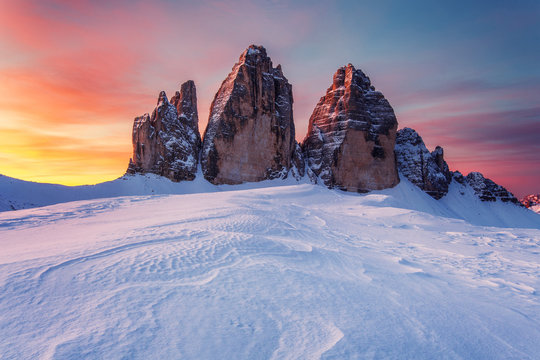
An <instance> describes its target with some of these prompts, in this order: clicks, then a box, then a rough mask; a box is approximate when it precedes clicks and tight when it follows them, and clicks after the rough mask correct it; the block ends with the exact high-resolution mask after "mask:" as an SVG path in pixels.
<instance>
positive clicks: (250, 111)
mask: <svg viewBox="0 0 540 360" xmlns="http://www.w3.org/2000/svg"><path fill="white" fill-rule="evenodd" d="M292 106H293V97H292V86H291V84H289V82H288V80H287V79H286V78H285V76H284V75H283V72H282V70H281V66H280V65H278V66H277V67H276V68H274V67H272V61H271V60H270V58H269V57H268V56H267V54H266V50H265V48H264V47H262V46H256V45H251V46H250V47H249V48H248V49H246V50H245V51H244V52H243V53H242V55H241V56H240V59H239V61H238V62H237V63H236V64H235V65H234V67H233V69H232V71H231V73H230V74H229V75H228V76H227V78H226V79H225V80H224V81H223V83H222V84H221V87H220V89H219V90H218V92H217V93H216V95H215V97H214V100H213V102H212V105H211V107H210V117H209V120H208V125H207V128H206V130H205V133H204V140H203V149H202V153H201V165H202V169H203V173H204V176H205V178H206V179H207V180H208V181H210V182H211V183H213V184H239V183H242V182H250V181H251V182H253V181H261V180H266V179H274V178H284V177H286V176H287V175H288V174H289V171H290V170H291V168H292V167H293V166H294V165H296V166H294V167H295V171H294V173H295V174H300V175H303V172H304V169H303V161H301V160H300V154H299V152H298V151H297V146H296V140H295V130H294V122H293V109H292Z"/></svg>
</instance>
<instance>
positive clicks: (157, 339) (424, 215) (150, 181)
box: [0, 175, 540, 359]
mask: <svg viewBox="0 0 540 360" xmlns="http://www.w3.org/2000/svg"><path fill="white" fill-rule="evenodd" d="M199 178H200V177H197V178H196V179H195V181H193V182H182V183H172V182H170V181H168V180H166V181H167V182H168V185H169V186H171V187H170V188H168V189H167V190H168V191H170V190H171V189H176V191H178V192H180V191H181V190H178V189H183V190H182V191H185V192H188V191H203V190H207V189H206V188H205V187H206V186H209V187H210V188H211V189H212V190H213V191H219V192H215V193H208V192H207V193H199V194H186V195H152V196H149V195H144V196H124V197H116V198H108V199H98V200H86V201H77V202H70V203H63V204H57V205H53V206H48V207H43V208H38V209H27V210H20V211H10V212H2V213H0V248H1V249H2V251H1V252H0V269H1V270H0V329H1V333H2V336H1V337H0V355H1V358H2V359H81V358H84V359H125V358H129V359H165V358H171V359H173V358H174V359H179V358H182V359H233V358H234V359H319V358H322V359H357V358H400V359H403V358H414V359H434V358H448V359H460V358H461V359H533V358H537V356H538V354H539V353H540V326H539V324H540V300H539V297H538V289H539V287H540V282H539V280H538V279H540V268H539V267H538V264H539V263H540V252H539V251H538V249H539V245H540V230H539V229H540V216H538V215H536V214H534V213H533V212H531V211H528V210H526V209H525V208H521V207H518V206H515V205H513V204H510V203H503V202H502V201H499V200H497V201H494V202H488V203H486V202H482V201H480V200H479V199H478V197H477V196H476V195H475V194H474V190H473V189H472V188H471V187H470V186H469V185H467V184H463V185H462V184H459V183H457V182H455V181H454V182H452V183H451V185H450V190H449V193H448V195H447V196H445V197H444V198H443V199H441V200H439V201H437V200H434V199H433V198H431V197H429V196H428V195H427V194H425V193H424V192H422V191H421V190H420V189H418V188H417V187H416V186H414V185H413V184H411V183H410V182H409V181H408V180H407V179H405V178H402V179H401V182H400V184H399V185H398V186H396V187H395V188H392V189H386V190H382V191H374V192H371V193H369V194H365V195H359V194H353V193H345V192H340V191H336V190H328V189H326V188H325V187H323V186H318V185H311V184H297V185H290V186H280V187H276V186H274V187H267V188H260V189H248V190H238V189H241V188H242V187H244V188H245V187H247V186H248V185H246V184H244V185H239V186H226V187H216V186H212V185H209V184H207V183H205V182H202V181H198V180H197V179H199ZM3 180H5V179H3ZM141 184H144V187H141V186H142V185H141ZM275 184H284V182H283V181H277V180H274V181H267V182H263V183H257V184H249V186H264V185H266V186H269V185H275ZM27 185H28V184H27ZM28 186H30V185H28ZM186 186H193V188H191V189H188V188H186ZM115 187H116V188H115ZM165 187H166V186H165V183H164V182H162V181H161V179H159V178H158V177H145V176H140V175H138V176H132V177H126V178H125V180H118V181H116V182H111V183H109V184H108V185H107V187H99V186H97V187H94V188H87V189H94V190H93V191H95V193H94V194H97V192H98V190H99V191H101V194H105V192H106V191H111V192H114V191H118V190H117V189H118V188H123V189H124V191H125V192H126V193H128V192H136V191H140V190H141V189H143V188H144V189H145V191H149V189H150V188H152V189H153V190H155V191H156V192H157V191H158V189H161V190H163V189H165ZM113 188H115V189H116V190H111V189H113ZM51 189H52V188H51ZM227 189H228V190H233V191H222V190H227ZM79 190H81V191H82V190H83V188H80V189H79ZM58 191H59V190H58ZM50 196H52V195H50ZM43 197H46V195H45V194H44V195H43ZM42 200H43V199H42ZM460 218H461V219H460ZM464 218H467V219H468V220H469V221H465V220H462V219H464ZM471 220H473V221H472V222H474V223H476V224H482V225H490V226H480V225H473V224H471ZM493 225H497V226H498V227H494V226H493Z"/></svg>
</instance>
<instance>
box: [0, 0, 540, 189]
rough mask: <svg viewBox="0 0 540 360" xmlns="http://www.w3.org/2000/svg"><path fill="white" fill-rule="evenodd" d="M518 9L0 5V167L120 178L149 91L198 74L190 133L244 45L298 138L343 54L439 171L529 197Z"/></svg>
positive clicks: (534, 124)
mask: <svg viewBox="0 0 540 360" xmlns="http://www.w3.org/2000/svg"><path fill="white" fill-rule="evenodd" d="M464 4H467V11H466V12H464V11H462V9H463V6H464ZM520 4H521V5H520V6H517V5H513V6H512V7H509V5H506V4H505V3H504V2H485V3H483V2H477V3H476V5H470V4H469V3H465V2H463V3H461V4H460V2H455V3H452V4H444V5H443V4H434V3H432V2H427V1H426V2H424V3H422V2H418V3H417V4H416V5H411V4H406V3H405V2H403V4H400V3H391V2H387V3H384V4H374V2H359V1H338V2H321V3H320V4H313V2H310V1H298V2H294V3H292V2H291V3H289V2H286V1H280V0H277V1H243V0H241V1H232V2H229V1H228V2H222V1H201V2H183V1H180V2H170V1H162V2H152V3H150V2H128V1H126V2H122V1H117V2H111V3H109V2H101V1H97V2H96V1H7V0H0V133H1V134H2V141H1V142H0V164H1V165H0V173H1V174H4V175H8V176H12V177H16V178H20V179H24V180H32V181H40V182H52V183H62V184H67V185H76V184H88V183H97V182H101V181H106V180H112V179H115V178H117V177H119V176H121V175H122V174H123V173H124V172H125V170H126V167H127V164H128V161H129V158H130V156H131V150H132V148H131V128H132V122H133V118H134V117H135V116H139V115H142V114H143V113H145V112H151V111H152V110H153V107H154V106H155V103H156V100H157V96H158V94H159V91H160V90H165V91H166V92H167V94H168V95H169V97H170V96H171V95H172V94H174V91H176V90H177V89H178V88H179V85H180V84H181V83H182V82H184V81H186V80H188V79H192V80H194V81H195V84H196V86H197V92H198V103H199V118H200V129H201V133H202V132H204V128H205V126H206V122H207V119H208V109H209V106H210V103H211V100H212V98H213V96H214V94H215V92H216V91H217V89H218V88H219V85H220V83H221V81H222V80H223V79H224V78H225V77H226V75H227V74H228V72H229V71H230V69H231V67H232V66H233V65H234V63H235V62H236V61H237V59H238V56H239V55H240V53H241V52H242V51H243V50H244V49H245V48H246V47H247V46H249V45H250V44H252V43H255V44H261V45H264V46H265V47H266V48H267V50H268V53H269V56H270V57H271V58H272V60H273V62H274V65H277V64H281V65H282V67H283V72H284V74H285V76H286V77H287V78H288V79H289V81H290V82H291V83H292V84H293V92H294V101H295V102H294V117H295V123H296V134H297V139H298V140H299V141H301V140H302V139H303V137H304V135H305V134H306V130H307V122H308V119H309V116H310V114H311V112H312V110H313V108H314V106H315V104H316V103H317V101H318V99H319V97H320V96H322V95H323V94H324V93H325V90H326V88H327V87H328V86H329V85H330V83H331V79H332V74H333V73H334V72H335V70H336V69H337V68H338V67H339V66H342V65H345V64H347V63H349V62H350V63H353V64H354V65H355V66H356V67H357V68H360V69H362V70H363V71H364V72H365V73H366V74H367V75H368V76H370V78H371V80H372V82H373V83H374V84H375V86H376V87H377V88H378V89H379V90H381V91H382V92H383V93H384V95H385V96H386V98H387V99H388V100H389V101H390V103H391V104H392V106H393V107H394V110H395V112H396V115H397V118H398V121H399V125H400V127H412V128H414V129H416V130H417V131H418V132H419V134H420V135H421V136H422V137H423V139H424V141H425V142H426V144H427V145H428V147H429V148H430V149H433V148H434V147H435V145H441V146H443V147H444V149H445V156H446V159H447V161H448V163H449V165H450V167H451V169H452V170H459V171H461V172H462V173H464V174H465V175H466V174H467V172H469V171H473V170H474V171H480V172H482V173H483V174H484V175H485V176H486V177H489V178H491V179H493V180H494V181H496V182H498V183H500V184H502V185H503V186H506V187H508V188H509V190H511V191H513V192H515V194H516V195H518V196H522V195H524V194H526V193H533V192H538V191H540V156H539V154H540V141H539V140H538V134H540V102H539V99H540V67H539V66H538V64H540V48H539V46H538V44H539V43H540V29H539V27H538V19H539V18H540V5H539V3H538V2H534V1H531V2H521V3H520ZM428 29H429V30H428Z"/></svg>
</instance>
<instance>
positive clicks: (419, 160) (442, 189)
mask: <svg viewBox="0 0 540 360" xmlns="http://www.w3.org/2000/svg"><path fill="white" fill-rule="evenodd" d="M395 152H396V160H397V166H398V170H399V173H400V174H401V175H403V176H405V177H406V178H407V179H408V180H409V181H410V182H412V183H413V184H414V185H416V186H418V187H419V188H420V189H422V190H424V191H425V192H426V193H427V194H429V195H430V196H431V197H433V198H435V199H440V198H442V197H443V196H444V195H446V194H447V193H448V185H449V184H450V182H451V181H452V173H451V172H450V170H449V168H448V164H447V163H446V161H445V160H444V150H443V148H441V147H440V146H437V147H436V148H435V150H434V151H433V152H431V153H430V152H429V151H428V149H427V147H426V145H425V144H424V141H423V140H422V137H420V135H419V134H418V133H417V132H416V131H415V130H413V129H411V128H404V129H401V130H399V131H398V132H397V137H396V147H395Z"/></svg>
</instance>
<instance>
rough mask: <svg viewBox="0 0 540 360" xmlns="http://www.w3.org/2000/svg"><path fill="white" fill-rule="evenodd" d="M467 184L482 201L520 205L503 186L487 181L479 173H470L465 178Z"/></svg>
mask: <svg viewBox="0 0 540 360" xmlns="http://www.w3.org/2000/svg"><path fill="white" fill-rule="evenodd" d="M465 181H466V182H467V184H468V185H469V186H470V187H472V188H473V190H474V192H475V194H476V195H477V196H478V197H479V198H480V200H482V201H497V200H501V201H503V202H511V203H514V204H516V205H521V203H520V202H519V201H518V199H516V197H515V196H514V195H513V194H512V193H511V192H509V191H508V190H506V189H505V188H504V187H503V186H501V185H499V184H496V183H495V182H494V181H492V180H490V179H487V178H485V177H484V175H482V174H481V173H479V172H471V173H469V174H468V175H467V176H466V177H465Z"/></svg>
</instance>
